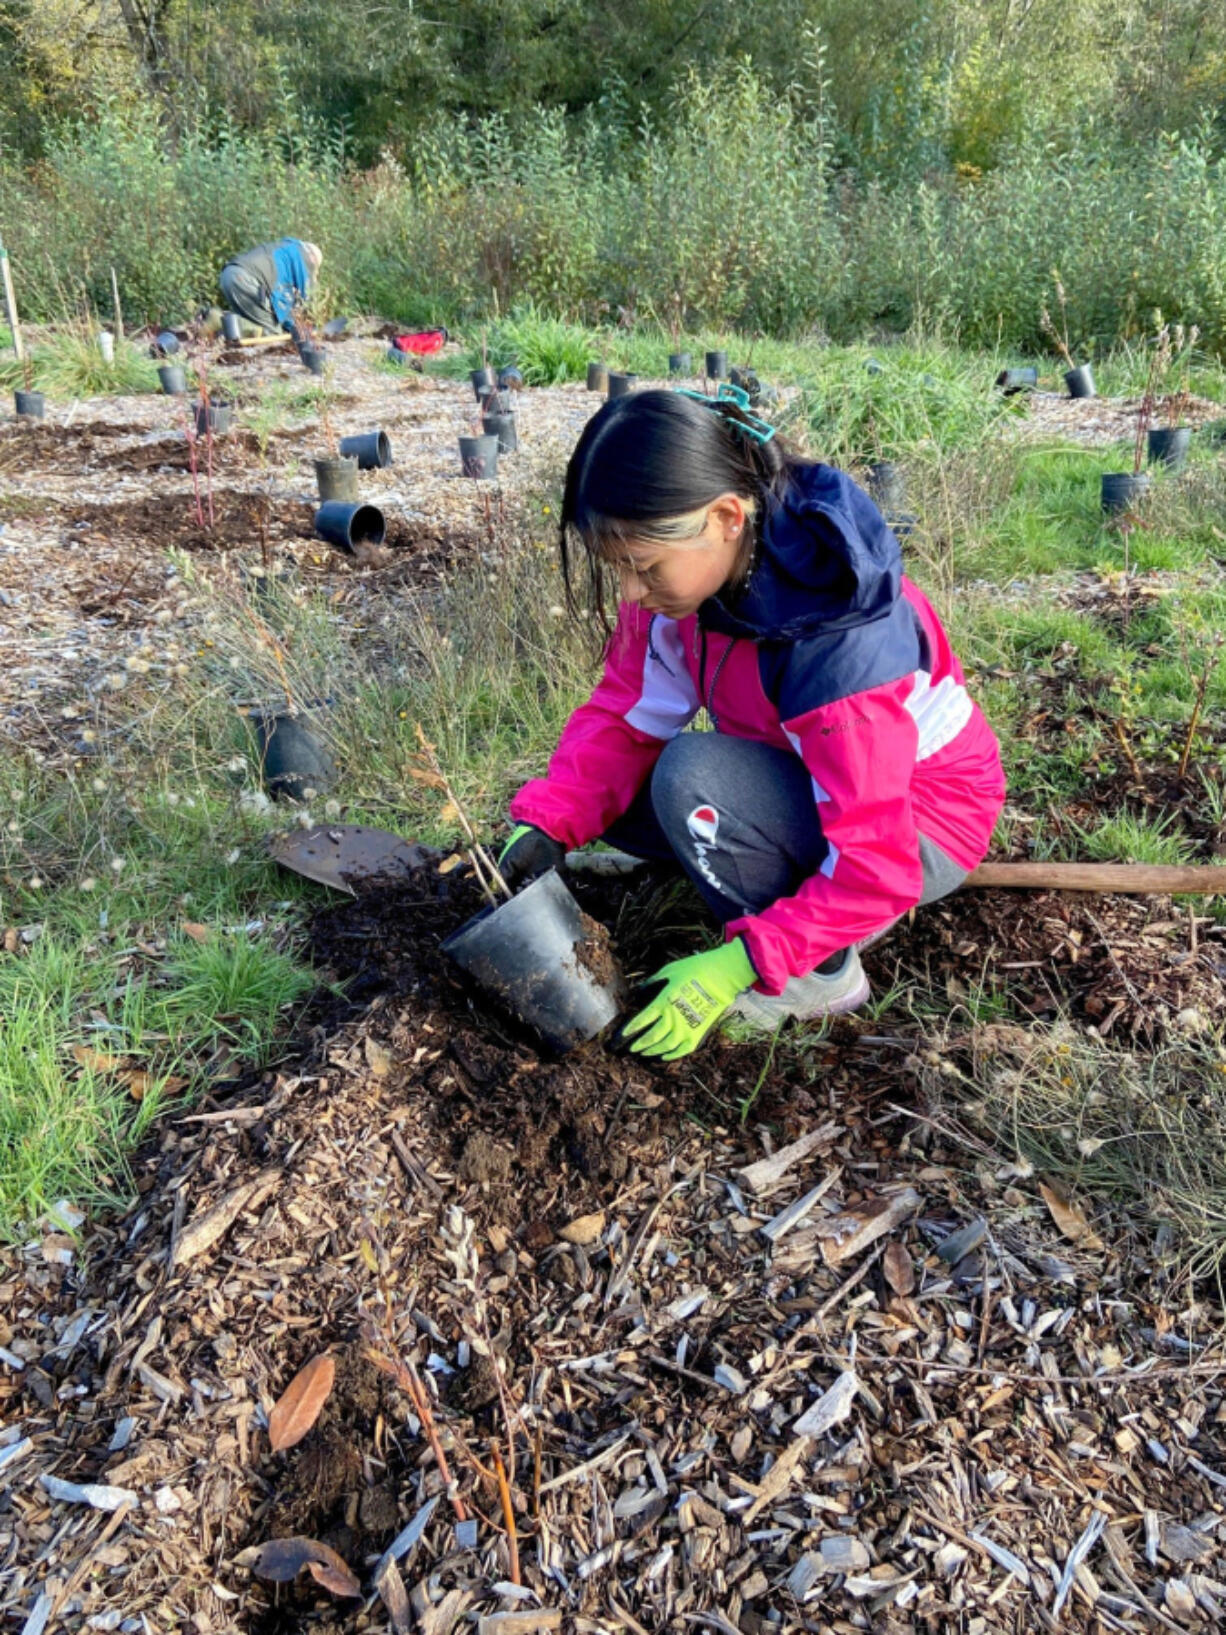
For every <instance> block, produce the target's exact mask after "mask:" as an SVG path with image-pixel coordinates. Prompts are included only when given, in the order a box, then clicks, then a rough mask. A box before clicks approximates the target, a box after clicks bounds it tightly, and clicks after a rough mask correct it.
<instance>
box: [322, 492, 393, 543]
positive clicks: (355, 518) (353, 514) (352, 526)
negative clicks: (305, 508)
mask: <svg viewBox="0 0 1226 1635" xmlns="http://www.w3.org/2000/svg"><path fill="white" fill-rule="evenodd" d="M315 532H316V533H317V534H318V535H319V537H320V539H326V540H327V542H328V544H329V545H332V546H335V548H336V549H337V550H338V551H348V552H350V553H352V551H353V548H354V546H355V545H382V543H383V540H384V536H385V535H386V533H387V523H386V521H385V520H384V517H383V512H382V511H380V509H379V507H378V506H377V505H354V504H352V503H351V502H349V501H347V500H325V501H324V503H323V504H322V505H321V506H320V507H319V510H318V511H316V513H315Z"/></svg>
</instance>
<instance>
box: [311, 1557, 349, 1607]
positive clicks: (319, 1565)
mask: <svg viewBox="0 0 1226 1635" xmlns="http://www.w3.org/2000/svg"><path fill="white" fill-rule="evenodd" d="M307 1572H309V1573H310V1575H311V1577H312V1578H313V1579H314V1580H315V1582H316V1583H317V1584H322V1585H323V1587H324V1589H326V1590H329V1591H331V1593H332V1594H333V1595H340V1596H350V1597H352V1599H354V1600H359V1599H360V1598H361V1594H362V1586H361V1585H360V1584H359V1583H358V1581H357V1579H356V1578H355V1577H354V1576H353V1574H352V1573H351V1572H350V1571H349V1568H348V1567H347V1566H346V1565H345V1563H344V1562H343V1561H342V1560H341V1559H340V1558H339V1557H338V1558H337V1560H336V1561H335V1562H332V1561H308V1562H307Z"/></svg>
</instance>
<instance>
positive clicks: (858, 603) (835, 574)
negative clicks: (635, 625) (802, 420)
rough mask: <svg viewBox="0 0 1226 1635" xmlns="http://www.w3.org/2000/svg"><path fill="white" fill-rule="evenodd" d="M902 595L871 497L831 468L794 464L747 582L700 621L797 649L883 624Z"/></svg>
mask: <svg viewBox="0 0 1226 1635" xmlns="http://www.w3.org/2000/svg"><path fill="white" fill-rule="evenodd" d="M901 587H902V557H901V554H900V552H899V549H898V541H897V540H896V539H895V538H894V535H893V533H892V532H891V530H890V528H889V526H888V525H887V523H886V520H885V518H884V517H883V516H882V515H881V512H880V511H878V509H877V507H876V506H875V505H874V504H873V502H872V500H871V499H869V497H868V495H867V494H866V493H864V491H863V490H862V489H860V488H858V487H857V486H856V484H855V483H854V482H852V480H851V478H850V477H849V476H848V475H847V474H846V472H843V471H837V470H836V469H835V468H834V467H833V466H826V465H808V464H805V465H797V466H795V467H794V468H793V470H792V472H791V474H790V476H789V479H788V486H787V488H786V489H785V490H784V492H783V493H782V494H781V495H779V496H777V497H775V498H773V499H772V500H771V501H770V502H769V505H768V509H767V512H766V515H765V517H763V518H762V519H761V520H760V522H759V527H758V549H757V558H756V561H755V563H754V568H753V571H752V573H751V574H750V576H749V580H748V583H747V584H746V585H745V586H744V588H743V589H742V590H740V591H739V592H738V593H727V592H726V593H724V594H723V595H720V596H712V597H710V598H709V599H708V600H707V601H705V602H704V603H703V604H702V606H701V607H700V608H699V610H698V618H699V622H700V624H701V625H702V626H703V627H704V628H705V629H707V630H713V631H718V632H720V633H722V634H724V635H729V636H749V637H753V638H754V639H755V640H757V641H796V640H797V639H798V638H800V637H802V636H816V635H818V634H823V633H826V632H829V631H835V630H850V629H853V628H855V627H856V626H858V625H865V624H871V623H873V622H874V621H875V620H877V619H881V618H884V617H885V616H886V615H888V614H889V613H890V612H891V611H892V609H893V607H894V605H895V603H896V602H897V601H898V598H899V595H900V594H901Z"/></svg>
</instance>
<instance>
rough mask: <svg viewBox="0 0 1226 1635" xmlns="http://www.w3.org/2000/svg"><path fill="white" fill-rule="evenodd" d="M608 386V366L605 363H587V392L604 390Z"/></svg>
mask: <svg viewBox="0 0 1226 1635" xmlns="http://www.w3.org/2000/svg"><path fill="white" fill-rule="evenodd" d="M608 388H609V366H608V364H607V363H589V364H588V366H587V389H588V391H589V392H605V391H607V390H608Z"/></svg>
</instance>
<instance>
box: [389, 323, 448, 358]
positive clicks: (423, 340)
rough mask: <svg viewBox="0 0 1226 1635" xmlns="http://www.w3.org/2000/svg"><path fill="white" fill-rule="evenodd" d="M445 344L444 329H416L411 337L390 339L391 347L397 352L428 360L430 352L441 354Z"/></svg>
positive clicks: (445, 335) (445, 333)
mask: <svg viewBox="0 0 1226 1635" xmlns="http://www.w3.org/2000/svg"><path fill="white" fill-rule="evenodd" d="M446 344H447V331H446V330H445V329H418V330H415V331H414V333H413V334H411V335H395V336H393V337H392V345H393V346H394V347H395V348H396V350H397V352H412V353H413V354H414V356H416V357H419V358H428V357H429V356H430V354H431V353H432V352H441V351H442V350H443V347H444V346H445V345H446Z"/></svg>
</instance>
